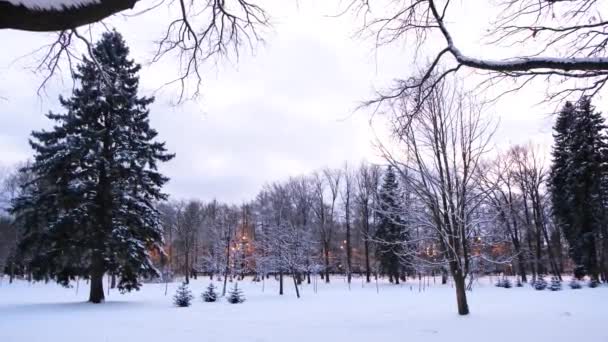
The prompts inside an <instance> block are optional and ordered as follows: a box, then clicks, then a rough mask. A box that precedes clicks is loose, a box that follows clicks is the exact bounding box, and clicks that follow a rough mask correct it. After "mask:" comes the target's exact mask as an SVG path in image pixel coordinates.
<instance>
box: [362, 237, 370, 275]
mask: <svg viewBox="0 0 608 342" xmlns="http://www.w3.org/2000/svg"><path fill="white" fill-rule="evenodd" d="M364 246H365V280H366V281H367V282H368V283H369V282H371V275H372V272H371V268H370V264H369V241H367V238H366V239H365V242H364Z"/></svg>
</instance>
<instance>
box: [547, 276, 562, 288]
mask: <svg viewBox="0 0 608 342" xmlns="http://www.w3.org/2000/svg"><path fill="white" fill-rule="evenodd" d="M561 289H562V282H561V281H560V280H559V278H558V277H551V285H549V290H551V291H560V290H561Z"/></svg>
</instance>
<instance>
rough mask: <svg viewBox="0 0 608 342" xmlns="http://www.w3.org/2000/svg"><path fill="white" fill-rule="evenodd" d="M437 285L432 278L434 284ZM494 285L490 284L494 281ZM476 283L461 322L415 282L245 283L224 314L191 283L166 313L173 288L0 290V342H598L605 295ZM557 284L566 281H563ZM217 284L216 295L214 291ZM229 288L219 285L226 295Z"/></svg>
mask: <svg viewBox="0 0 608 342" xmlns="http://www.w3.org/2000/svg"><path fill="white" fill-rule="evenodd" d="M437 280H439V279H437ZM494 280H495V279H494ZM490 282H491V281H490V280H489V279H486V280H484V281H483V282H482V283H481V284H477V285H476V287H475V288H474V290H473V292H468V295H469V301H470V303H469V304H470V307H471V311H472V313H471V315H469V316H466V317H460V316H458V315H457V314H456V304H455V294H454V289H453V288H451V286H450V285H439V284H437V285H433V284H432V281H431V286H430V287H429V288H428V289H426V291H424V292H419V290H418V283H417V282H413V283H411V284H410V283H408V284H404V285H398V286H395V285H391V284H387V283H381V284H380V286H379V293H377V292H376V287H375V284H373V283H372V284H363V283H362V282H361V279H360V278H356V280H355V281H354V282H353V284H352V285H351V290H349V289H348V286H347V284H346V283H345V282H344V280H343V279H342V278H337V277H336V278H333V279H332V284H330V285H325V284H323V283H321V281H319V283H318V291H317V293H314V291H313V286H312V285H303V288H302V298H301V299H296V298H295V296H294V294H293V291H292V290H293V284H292V282H291V279H286V282H285V285H286V294H285V295H284V296H279V295H278V294H277V288H278V284H277V283H276V282H275V281H274V280H272V279H271V280H266V282H265V286H264V292H263V291H262V288H263V287H262V284H261V283H252V282H251V280H245V281H243V282H240V283H239V288H242V289H243V292H244V295H245V296H246V298H247V301H246V302H245V303H244V304H238V305H231V304H228V303H227V302H226V301H225V299H224V298H221V299H220V301H219V302H216V303H204V302H202V300H201V298H200V294H201V293H202V292H203V291H204V290H205V288H206V286H207V285H208V284H209V280H208V278H204V279H203V278H200V277H199V279H198V280H195V281H193V282H192V283H191V285H190V289H191V290H192V291H193V292H194V294H195V300H194V302H193V305H192V306H191V307H189V308H176V307H174V306H173V305H172V296H173V294H174V293H175V289H176V288H177V286H178V285H179V284H178V283H172V284H169V292H168V295H167V296H165V295H164V289H165V285H164V284H145V285H144V287H143V289H142V290H141V291H140V292H135V293H131V294H126V295H120V294H119V293H118V292H116V291H112V292H111V293H110V295H109V297H108V302H106V303H105V304H101V305H93V304H88V303H85V302H84V300H86V298H87V294H88V286H87V285H86V284H85V283H84V282H80V285H79V291H78V293H76V288H72V289H65V288H62V287H59V286H57V285H54V284H42V283H37V284H28V283H27V282H23V281H17V282H16V283H13V284H11V285H9V284H8V281H7V279H6V278H5V279H4V280H3V282H2V284H1V285H0V339H1V340H2V341H3V342H12V341H29V342H36V341H45V342H49V341H50V342H52V341H87V342H97V341H99V342H101V341H123V340H127V339H129V340H132V341H146V342H155V341H163V342H164V341H207V342H213V341H230V342H240V341H243V342H245V341H247V342H255V341H281V342H283V341H290V342H304V341H306V342H310V341H344V340H347V339H348V340H349V341H350V342H363V341H365V342H369V341H395V340H408V341H424V342H434V341H442V342H445V341H446V340H450V341H467V342H481V341H483V342H486V341H492V342H506V341H509V342H512V341H532V340H536V341H551V342H566V341H568V342H571V341H578V340H580V339H581V338H583V339H584V340H585V341H608V331H607V330H606V329H605V328H604V325H603V324H605V320H606V319H605V317H606V314H608V306H606V305H604V303H606V302H608V287H605V286H603V287H600V288H596V289H590V288H588V287H584V288H583V289H581V290H571V289H570V288H569V287H568V286H566V285H565V286H564V290H562V291H557V292H551V291H548V290H546V291H535V290H533V289H532V288H531V287H530V286H526V287H524V288H515V287H514V288H512V289H503V288H497V287H494V286H492V285H491V284H490ZM564 284H567V282H564ZM221 285H222V284H221V283H219V282H217V283H216V287H218V290H221ZM230 287H231V284H229V288H230Z"/></svg>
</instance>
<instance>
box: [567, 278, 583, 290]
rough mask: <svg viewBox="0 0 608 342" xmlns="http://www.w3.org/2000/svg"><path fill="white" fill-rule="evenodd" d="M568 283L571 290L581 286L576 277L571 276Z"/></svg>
mask: <svg viewBox="0 0 608 342" xmlns="http://www.w3.org/2000/svg"><path fill="white" fill-rule="evenodd" d="M568 285H570V288H571V289H573V290H578V289H582V288H583V285H581V282H580V281H578V280H577V279H576V278H572V280H570V283H569V284H568Z"/></svg>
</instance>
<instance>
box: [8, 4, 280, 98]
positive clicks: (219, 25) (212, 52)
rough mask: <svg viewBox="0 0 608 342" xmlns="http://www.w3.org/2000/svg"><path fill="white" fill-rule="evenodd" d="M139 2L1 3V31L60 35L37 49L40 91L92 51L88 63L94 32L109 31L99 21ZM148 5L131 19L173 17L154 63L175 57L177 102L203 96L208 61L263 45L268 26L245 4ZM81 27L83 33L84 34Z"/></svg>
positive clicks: (257, 8) (159, 42) (261, 14)
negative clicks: (191, 83)
mask: <svg viewBox="0 0 608 342" xmlns="http://www.w3.org/2000/svg"><path fill="white" fill-rule="evenodd" d="M139 3H143V1H140V0H54V1H47V2H42V3H41V2H40V1H35V0H0V29H17V30H26V31H38V32H56V36H55V38H54V39H53V41H52V42H51V43H50V44H49V45H47V46H43V47H41V48H40V49H39V50H38V52H40V53H42V57H41V61H40V63H39V64H38V66H37V70H38V71H39V72H41V73H42V74H43V75H44V81H43V82H42V85H41V89H42V88H43V87H44V85H45V84H46V82H47V81H48V79H49V78H50V77H52V76H53V75H54V74H55V73H56V72H57V71H58V70H59V69H60V68H61V65H62V64H63V63H65V64H67V68H68V69H69V70H72V64H73V62H74V61H77V60H79V59H80V51H87V52H89V53H88V54H89V58H93V56H92V54H91V53H90V52H91V50H92V48H91V46H92V42H91V41H92V39H91V35H92V32H94V31H95V30H94V27H98V28H99V29H102V30H106V29H107V26H106V25H105V24H103V23H99V22H101V21H102V20H103V19H105V18H107V17H109V16H112V15H114V14H116V13H121V12H123V11H126V10H128V9H131V8H133V7H134V6H135V5H136V4H139ZM146 6H147V7H145V8H143V9H141V10H139V11H138V12H137V13H134V14H133V15H140V14H143V13H146V12H158V11H162V9H163V8H167V9H169V10H170V11H169V13H171V15H173V16H174V17H173V18H169V19H168V20H167V22H165V23H160V25H163V26H164V27H165V31H164V33H163V35H162V36H161V37H159V39H158V40H157V42H156V49H155V50H156V52H155V53H154V55H153V58H152V61H153V62H158V61H159V60H161V59H162V58H163V57H165V56H167V55H171V56H173V57H176V58H177V61H178V62H177V63H175V65H176V67H177V68H178V71H177V73H176V74H177V77H176V78H174V79H171V80H167V85H169V84H177V85H179V86H180V89H181V91H180V95H179V98H178V102H181V101H183V100H184V99H185V98H187V97H196V96H198V95H199V94H200V85H201V82H202V79H203V75H202V74H201V67H202V64H203V63H204V62H206V61H207V60H209V59H211V58H213V57H221V56H225V55H228V54H229V53H235V54H236V55H237V56H238V54H239V50H240V49H242V48H243V47H245V48H250V49H253V48H254V47H255V45H256V43H257V42H259V41H261V40H262V37H261V34H260V32H259V31H260V30H261V29H262V28H263V27H266V26H268V25H269V19H268V16H267V14H266V12H265V11H264V10H263V9H262V8H261V7H260V6H258V5H256V4H255V3H253V2H252V1H247V0H176V1H166V0H160V1H157V2H156V3H150V4H147V5H146ZM96 23H99V24H96ZM82 26H85V28H82V29H81V28H80V27H82ZM93 26H94V27H93ZM93 60H94V58H93ZM100 72H102V73H107V72H111V70H100ZM188 80H193V81H195V82H194V88H193V90H192V91H188V84H189V82H188ZM41 89H39V92H40V90H41Z"/></svg>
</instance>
